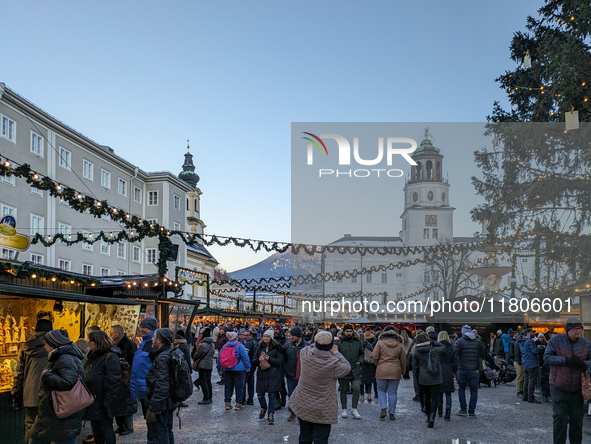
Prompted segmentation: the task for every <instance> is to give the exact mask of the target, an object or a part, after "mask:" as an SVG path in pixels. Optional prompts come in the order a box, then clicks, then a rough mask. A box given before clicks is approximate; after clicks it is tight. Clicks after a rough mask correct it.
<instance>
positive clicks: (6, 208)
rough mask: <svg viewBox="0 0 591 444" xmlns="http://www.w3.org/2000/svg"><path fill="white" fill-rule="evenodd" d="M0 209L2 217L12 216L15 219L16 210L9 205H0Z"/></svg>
mask: <svg viewBox="0 0 591 444" xmlns="http://www.w3.org/2000/svg"><path fill="white" fill-rule="evenodd" d="M0 209H1V210H2V217H4V216H14V217H15V218H16V208H14V207H11V206H10V205H6V204H1V205H0Z"/></svg>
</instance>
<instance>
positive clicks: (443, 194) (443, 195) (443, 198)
mask: <svg viewBox="0 0 591 444" xmlns="http://www.w3.org/2000/svg"><path fill="white" fill-rule="evenodd" d="M441 200H442V201H443V202H445V193H441Z"/></svg>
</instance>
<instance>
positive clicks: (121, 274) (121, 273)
mask: <svg viewBox="0 0 591 444" xmlns="http://www.w3.org/2000/svg"><path fill="white" fill-rule="evenodd" d="M117 276H125V271H121V270H117Z"/></svg>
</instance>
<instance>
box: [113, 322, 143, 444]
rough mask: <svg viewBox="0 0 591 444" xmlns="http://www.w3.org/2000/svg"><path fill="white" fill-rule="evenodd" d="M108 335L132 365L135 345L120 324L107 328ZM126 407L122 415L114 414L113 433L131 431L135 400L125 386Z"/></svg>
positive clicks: (123, 434)
mask: <svg viewBox="0 0 591 444" xmlns="http://www.w3.org/2000/svg"><path fill="white" fill-rule="evenodd" d="M109 337H110V338H111V340H112V341H113V342H114V343H115V346H116V347H117V348H118V349H119V350H121V356H122V357H124V358H125V360H126V361H127V363H128V364H129V367H130V368H131V367H132V366H133V358H134V356H135V353H136V351H137V345H136V344H135V342H134V341H132V340H131V339H129V338H128V337H127V335H126V334H125V330H124V329H123V327H122V326H121V325H113V326H112V327H111V330H109ZM126 394H127V396H126V399H125V404H126V409H125V411H124V412H123V413H124V414H122V415H117V416H115V421H116V422H117V430H115V434H118V435H121V436H125V435H129V434H130V433H133V415H134V413H136V412H137V401H136V400H135V399H133V398H132V397H131V391H130V390H129V389H128V388H127V387H126Z"/></svg>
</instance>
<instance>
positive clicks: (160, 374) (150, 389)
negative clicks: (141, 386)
mask: <svg viewBox="0 0 591 444" xmlns="http://www.w3.org/2000/svg"><path fill="white" fill-rule="evenodd" d="M173 341H174V334H173V333H172V331H171V330H170V329H168V328H159V329H158V330H156V331H155V332H154V336H153V338H152V349H153V350H152V351H151V352H150V356H149V357H150V360H151V361H152V366H151V367H150V370H148V374H147V375H146V404H147V411H146V423H147V425H148V442H149V443H150V444H173V443H174V434H173V433H172V414H173V411H174V409H175V408H177V407H178V402H176V401H175V400H174V399H173V397H172V388H173V385H174V384H173V383H172V381H173V362H172V352H173V349H172V345H171V344H172V343H173ZM179 353H180V352H179ZM181 359H182V361H183V362H184V357H183V356H182V354H181Z"/></svg>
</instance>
